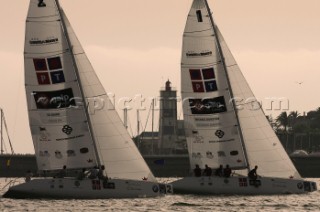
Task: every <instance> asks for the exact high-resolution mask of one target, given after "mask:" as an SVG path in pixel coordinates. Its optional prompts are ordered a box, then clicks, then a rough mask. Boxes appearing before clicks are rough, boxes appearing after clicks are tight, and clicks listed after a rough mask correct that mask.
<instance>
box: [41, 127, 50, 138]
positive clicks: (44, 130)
mask: <svg viewBox="0 0 320 212" xmlns="http://www.w3.org/2000/svg"><path fill="white" fill-rule="evenodd" d="M39 130H40V138H39V140H40V141H51V139H50V134H49V133H48V132H47V129H46V128H45V127H39Z"/></svg>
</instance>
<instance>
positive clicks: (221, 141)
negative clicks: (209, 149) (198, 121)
mask: <svg viewBox="0 0 320 212" xmlns="http://www.w3.org/2000/svg"><path fill="white" fill-rule="evenodd" d="M231 141H235V139H234V138H231V139H226V140H213V141H209V144H214V143H224V142H231Z"/></svg>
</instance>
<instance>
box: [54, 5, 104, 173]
mask: <svg viewBox="0 0 320 212" xmlns="http://www.w3.org/2000/svg"><path fill="white" fill-rule="evenodd" d="M55 1H56V4H57V7H58V12H59V16H60V19H61V23H62V28H63V31H64V32H65V33H64V35H65V37H66V39H67V45H68V47H69V51H70V53H71V58H72V62H73V67H74V69H75V74H76V76H77V80H78V83H79V89H80V93H81V98H82V103H83V106H84V111H85V115H86V119H87V121H88V126H89V133H90V135H91V138H92V140H93V146H94V150H95V153H96V154H95V156H96V161H97V163H98V166H99V167H100V166H101V159H100V157H99V153H98V149H97V144H96V141H95V137H94V135H93V133H94V131H93V129H92V124H91V120H90V116H89V112H88V105H87V103H86V99H85V96H84V92H83V88H82V82H81V78H80V76H79V70H78V66H77V63H76V60H75V58H74V53H73V47H72V45H71V41H70V38H69V34H68V29H67V27H66V23H65V20H64V18H63V16H62V15H61V10H62V9H61V7H60V2H59V0H55Z"/></svg>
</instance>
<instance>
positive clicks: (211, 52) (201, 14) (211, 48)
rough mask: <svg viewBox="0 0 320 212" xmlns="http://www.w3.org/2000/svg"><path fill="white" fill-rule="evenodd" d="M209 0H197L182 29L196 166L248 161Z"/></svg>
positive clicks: (189, 132) (241, 164) (190, 141)
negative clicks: (208, 4)
mask: <svg viewBox="0 0 320 212" xmlns="http://www.w3.org/2000/svg"><path fill="white" fill-rule="evenodd" d="M227 80H228V79H227V76H226V72H225V71H224V68H223V64H222V59H221V55H220V53H219V49H218V48H217V46H216V36H215V34H214V30H213V27H212V24H211V21H210V18H209V13H208V10H207V7H206V4H205V1H204V0H195V1H194V2H193V5H192V7H191V10H190V12H189V15H188V19H187V23H186V27H185V30H184V35H183V49H182V61H181V81H182V88H181V90H182V98H183V100H184V102H183V111H184V120H185V127H186V137H187V142H188V149H189V156H190V162H191V168H194V166H195V165H196V164H198V165H200V166H201V167H204V165H205V164H207V165H209V166H211V167H213V168H215V167H218V166H219V165H220V164H228V165H230V167H232V168H234V169H241V168H245V167H247V161H246V158H245V154H244V149H243V146H242V143H241V136H240V134H239V125H238V122H237V119H236V114H235V109H234V107H233V105H232V104H230V102H231V101H232V100H231V94H230V90H229V85H228V81H227Z"/></svg>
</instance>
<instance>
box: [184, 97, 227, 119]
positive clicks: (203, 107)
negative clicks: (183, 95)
mask: <svg viewBox="0 0 320 212" xmlns="http://www.w3.org/2000/svg"><path fill="white" fill-rule="evenodd" d="M189 106H190V109H191V113H192V114H196V115H197V114H202V115H205V114H215V113H222V112H226V111H227V107H226V103H225V100H224V97H223V96H219V97H216V98H205V99H189Z"/></svg>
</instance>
